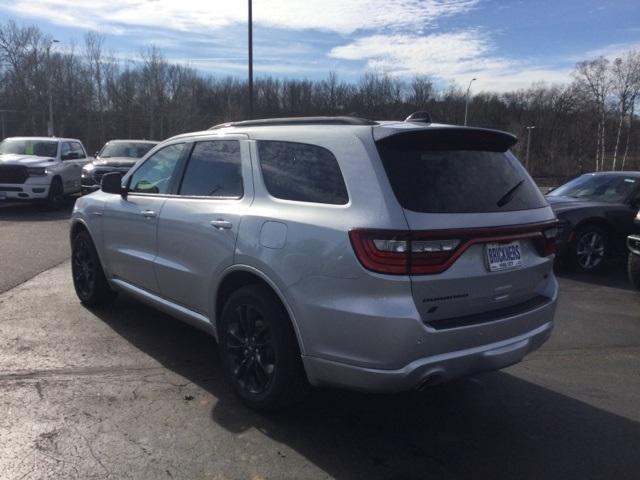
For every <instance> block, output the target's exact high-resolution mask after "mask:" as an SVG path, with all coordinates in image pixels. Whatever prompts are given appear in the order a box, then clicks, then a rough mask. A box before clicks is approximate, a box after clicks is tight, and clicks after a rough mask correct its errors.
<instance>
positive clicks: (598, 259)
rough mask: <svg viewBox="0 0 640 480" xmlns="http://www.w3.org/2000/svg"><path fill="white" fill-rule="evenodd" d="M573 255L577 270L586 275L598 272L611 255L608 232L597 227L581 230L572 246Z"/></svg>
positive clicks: (589, 226)
mask: <svg viewBox="0 0 640 480" xmlns="http://www.w3.org/2000/svg"><path fill="white" fill-rule="evenodd" d="M571 254H572V255H571V259H570V260H571V263H572V265H573V267H574V268H575V269H577V270H579V271H581V272H586V273H589V272H595V271H598V270H599V269H600V268H602V266H603V265H604V261H605V259H606V258H607V256H608V255H609V239H608V237H607V232H606V231H605V230H604V229H602V228H600V227H598V226H596V225H587V226H585V227H582V228H580V229H579V230H578V231H577V232H576V234H575V238H574V240H573V243H572V245H571Z"/></svg>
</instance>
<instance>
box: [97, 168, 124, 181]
mask: <svg viewBox="0 0 640 480" xmlns="http://www.w3.org/2000/svg"><path fill="white" fill-rule="evenodd" d="M129 170H130V167H96V168H95V169H94V170H93V179H94V180H95V182H96V184H98V185H100V182H101V181H102V177H103V176H104V175H106V174H107V173H113V172H120V173H122V175H124V174H126V173H127V172H128V171H129Z"/></svg>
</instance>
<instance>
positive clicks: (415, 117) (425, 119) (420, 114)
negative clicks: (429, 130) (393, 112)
mask: <svg viewBox="0 0 640 480" xmlns="http://www.w3.org/2000/svg"><path fill="white" fill-rule="evenodd" d="M404 121H405V122H418V123H431V114H430V113H429V112H425V111H424V110H419V111H417V112H413V113H412V114H411V115H409V116H408V117H407V118H405V119H404Z"/></svg>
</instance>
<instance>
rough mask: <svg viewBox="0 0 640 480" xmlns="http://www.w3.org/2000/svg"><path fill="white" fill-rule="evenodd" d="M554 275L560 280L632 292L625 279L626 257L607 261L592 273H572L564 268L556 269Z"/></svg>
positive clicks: (631, 287) (629, 284)
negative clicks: (564, 279)
mask: <svg viewBox="0 0 640 480" xmlns="http://www.w3.org/2000/svg"><path fill="white" fill-rule="evenodd" d="M556 274H557V276H558V277H560V278H566V279H568V280H573V281H577V282H582V283H588V284H590V285H597V286H601V287H611V288H619V289H622V290H631V291H632V290H634V288H633V286H632V285H631V283H630V282H629V278H628V277H627V257H626V256H625V257H623V258H615V259H611V260H608V261H607V262H606V263H605V264H604V265H603V266H602V268H601V269H600V270H599V271H597V272H594V273H580V272H572V271H570V270H568V269H566V268H556Z"/></svg>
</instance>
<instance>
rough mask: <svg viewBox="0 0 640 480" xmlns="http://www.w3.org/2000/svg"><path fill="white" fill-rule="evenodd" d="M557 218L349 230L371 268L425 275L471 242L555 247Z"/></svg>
mask: <svg viewBox="0 0 640 480" xmlns="http://www.w3.org/2000/svg"><path fill="white" fill-rule="evenodd" d="M557 235H558V228H557V222H556V221H553V222H545V223H538V224H529V225H518V226H511V227H489V228H472V229H460V230H433V231H404V230H400V231H396V230H368V229H355V230H351V231H350V232H349V237H350V238H351V244H352V245H353V249H354V251H355V253H356V256H357V257H358V260H359V261H360V263H361V264H362V265H363V266H364V267H365V268H367V269H368V270H371V271H373V272H377V273H388V274H394V275H426V274H434V273H441V272H444V271H445V270H447V269H448V268H449V267H450V266H451V265H453V263H454V262H455V261H456V260H457V259H458V257H460V255H462V254H463V253H464V252H465V251H466V250H467V249H468V248H469V247H470V246H471V245H474V244H476V243H488V242H503V241H504V242H507V241H512V240H520V239H532V240H535V244H536V245H537V246H538V249H539V253H540V254H541V255H544V256H549V255H552V254H553V253H555V251H556V237H557Z"/></svg>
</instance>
